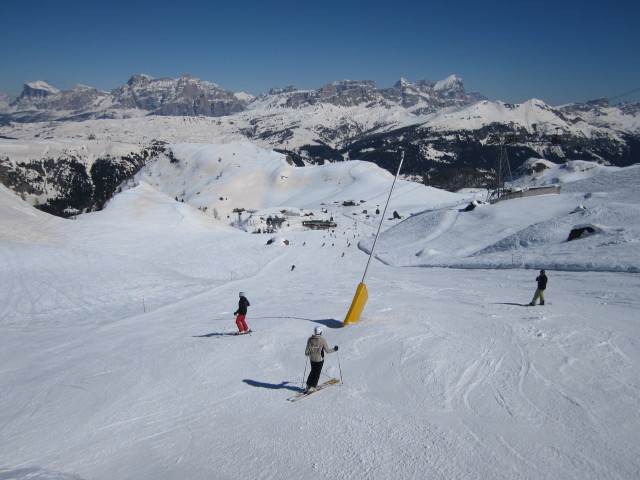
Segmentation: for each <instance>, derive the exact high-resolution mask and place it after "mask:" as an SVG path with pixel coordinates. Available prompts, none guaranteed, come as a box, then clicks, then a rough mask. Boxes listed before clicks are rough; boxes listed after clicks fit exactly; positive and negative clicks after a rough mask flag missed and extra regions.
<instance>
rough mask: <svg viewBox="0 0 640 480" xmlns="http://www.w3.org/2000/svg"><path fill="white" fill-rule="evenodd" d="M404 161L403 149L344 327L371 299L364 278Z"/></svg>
mask: <svg viewBox="0 0 640 480" xmlns="http://www.w3.org/2000/svg"><path fill="white" fill-rule="evenodd" d="M402 162H404V150H403V151H402V156H401V157H400V165H398V171H397V172H396V176H395V178H394V179H393V183H392V184H391V190H390V191H389V197H388V198H387V203H386V205H385V206H384V211H383V212H382V218H381V219H380V224H379V225H378V231H377V232H376V236H375V238H374V239H373V246H372V247H371V253H369V259H368V260H367V266H366V267H365V269H364V274H363V275H362V281H361V282H360V283H359V284H358V288H356V294H355V295H354V296H353V300H352V301H351V307H350V308H349V311H348V312H347V316H346V317H345V318H344V322H342V326H343V327H344V326H346V325H349V324H350V323H356V322H357V321H358V320H360V315H362V310H364V305H365V303H367V300H368V299H369V292H368V291H367V286H366V285H365V283H364V279H365V277H366V276H367V271H368V270H369V264H370V263H371V258H372V257H373V251H374V250H375V248H376V242H377V241H378V235H380V229H381V228H382V222H383V221H384V217H385V215H386V213H387V207H388V206H389V201H390V200H391V195H392V194H393V187H395V185H396V180H398V175H400V169H401V168H402Z"/></svg>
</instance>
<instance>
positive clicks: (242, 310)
mask: <svg viewBox="0 0 640 480" xmlns="http://www.w3.org/2000/svg"><path fill="white" fill-rule="evenodd" d="M250 305H251V304H250V303H249V300H247V297H245V296H244V292H240V300H239V301H238V310H236V311H235V312H233V314H234V315H237V317H236V325H237V326H238V330H239V332H240V333H243V332H247V333H248V332H250V331H251V330H250V329H249V326H248V325H247V322H245V320H244V319H245V317H246V315H247V307H248V306H250Z"/></svg>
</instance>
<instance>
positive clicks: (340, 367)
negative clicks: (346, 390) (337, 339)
mask: <svg viewBox="0 0 640 480" xmlns="http://www.w3.org/2000/svg"><path fill="white" fill-rule="evenodd" d="M336 355H337V356H338V369H339V370H340V385H342V384H343V383H344V382H343V381H342V366H341V365H340V353H338V352H336Z"/></svg>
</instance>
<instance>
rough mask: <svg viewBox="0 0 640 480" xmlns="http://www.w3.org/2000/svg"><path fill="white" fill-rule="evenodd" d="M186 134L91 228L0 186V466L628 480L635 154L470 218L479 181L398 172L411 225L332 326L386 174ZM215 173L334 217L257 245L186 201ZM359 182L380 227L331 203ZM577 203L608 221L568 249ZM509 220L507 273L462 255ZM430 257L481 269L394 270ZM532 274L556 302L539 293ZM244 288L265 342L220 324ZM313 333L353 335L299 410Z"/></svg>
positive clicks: (106, 472) (145, 472)
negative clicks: (352, 312) (431, 183)
mask: <svg viewBox="0 0 640 480" xmlns="http://www.w3.org/2000/svg"><path fill="white" fill-rule="evenodd" d="M172 149H173V150H174V152H175V153H176V157H177V158H178V163H174V164H171V163H168V164H166V165H165V166H164V167H165V168H163V169H160V168H159V165H156V166H155V168H156V170H154V169H153V168H151V167H150V168H149V169H148V170H145V171H143V172H141V173H140V174H139V176H138V178H137V179H136V181H135V182H133V183H132V184H131V185H130V188H128V189H125V190H124V191H123V192H122V193H120V194H118V195H116V197H114V198H113V199H112V201H111V202H109V204H108V205H107V207H106V208H105V209H104V210H103V211H100V212H95V213H91V214H87V215H80V216H79V217H78V219H77V220H62V219H59V218H53V217H48V216H47V215H45V214H43V213H42V212H38V211H35V210H34V209H33V208H32V207H30V206H28V205H27V204H26V203H24V202H22V201H21V200H20V199H19V198H18V197H16V196H15V194H13V193H12V192H9V191H8V190H6V189H0V325H1V326H2V331H3V348H2V349H0V364H2V369H1V371H0V386H1V387H0V388H1V391H2V395H0V446H1V448H0V478H2V479H20V480H26V479H29V478H40V479H45V480H54V479H56V480H61V479H64V480H69V479H87V480H88V479H94V480H101V479H109V480H112V479H126V478H135V479H136V480H147V479H149V480H151V479H154V480H157V479H176V480H177V479H185V478H188V479H190V480H199V479H203V480H204V479H211V478H260V479H276V478H277V479H294V478H300V477H304V478H329V477H337V478H349V479H376V480H377V479H388V478H405V479H416V480H417V479H423V478H427V477H428V478H434V479H451V478H493V479H505V480H506V479H525V478H526V479H534V480H537V479H540V480H542V479H548V478H566V479H576V480H577V479H580V480H582V479H585V478H589V479H591V478H592V479H595V478H612V479H614V478H615V479H628V478H634V476H636V474H637V472H638V471H639V469H640V463H639V461H638V459H639V458H640V436H639V435H640V434H639V433H638V432H640V420H639V417H638V415H637V412H638V408H639V403H638V398H640V385H639V384H638V378H640V350H639V348H638V345H640V327H639V326H638V322H637V320H636V319H637V316H638V311H639V309H640V300H639V298H638V295H637V291H638V289H639V288H640V276H639V275H638V273H621V272H619V271H617V270H626V271H627V272H632V271H634V270H632V269H631V268H630V267H635V268H636V270H635V272H637V267H638V265H639V264H640V249H639V248H638V242H637V238H638V235H637V230H636V229H637V225H638V221H637V220H638V219H637V208H638V203H639V202H638V200H639V199H638V194H637V192H638V182H639V180H638V168H637V167H629V168H623V169H612V168H602V167H595V168H593V169H589V170H587V169H586V164H583V165H582V166H580V169H578V168H576V170H575V171H569V170H568V169H561V168H560V167H559V166H555V167H554V166H553V165H549V166H550V167H551V168H550V169H549V172H546V171H545V172H543V173H542V174H541V175H549V176H550V177H551V176H555V177H557V178H558V179H560V180H561V181H565V180H566V181H565V182H564V183H563V189H562V193H561V194H559V195H547V196H541V197H533V198H528V199H519V200H510V201H504V202H500V203H498V204H495V205H479V206H478V207H477V208H476V209H475V210H474V211H472V212H465V213H461V212H459V210H461V209H462V208H463V207H464V206H466V204H467V202H468V201H469V199H471V198H473V197H474V195H475V194H474V193H473V192H469V193H467V194H444V195H443V194H441V193H439V192H438V191H437V190H435V189H429V188H427V187H424V186H421V185H415V184H409V183H405V182H401V183H400V185H398V186H397V187H398V188H397V190H396V191H395V193H394V195H393V197H392V200H391V204H390V207H389V212H392V211H398V212H400V213H401V214H402V215H403V216H404V217H405V218H404V219H403V220H401V221H399V220H389V219H385V220H384V223H383V230H384V234H383V236H382V237H381V239H380V244H379V245H378V246H376V253H377V255H378V256H379V257H380V258H381V259H382V260H383V261H384V262H385V263H386V264H385V263H383V262H379V261H373V262H372V264H371V266H370V269H369V273H368V276H367V278H366V280H365V281H366V284H367V287H368V290H369V300H368V302H367V304H366V306H365V310H364V312H363V316H362V319H361V320H360V322H359V323H357V324H354V325H350V326H348V327H345V328H340V326H341V322H342V319H343V318H344V315H345V314H346V312H347V310H348V308H349V305H350V303H351V300H352V297H353V293H354V292H355V288H356V286H357V284H358V283H359V282H360V281H361V280H362V274H363V272H364V268H365V265H366V263H367V258H368V257H367V255H366V253H365V252H364V251H362V250H360V249H358V248H357V245H358V243H360V244H362V245H364V246H366V245H369V244H370V236H371V234H372V233H373V232H374V231H375V230H376V228H377V225H378V223H379V221H380V220H381V218H380V215H379V214H378V215H377V214H375V212H374V208H375V206H373V203H375V202H377V199H386V196H387V195H388V193H389V188H390V185H391V182H392V178H391V176H390V175H388V174H386V173H384V172H382V171H380V170H379V169H376V168H374V167H372V166H370V165H367V164H365V163H362V162H353V163H351V162H347V163H337V164H332V165H327V166H319V167H314V168H313V169H306V168H305V169H294V168H292V167H290V166H289V164H287V163H286V161H285V160H284V157H283V156H282V155H279V154H275V153H273V152H268V151H262V150H260V149H257V148H255V147H253V146H250V145H246V144H233V145H186V144H176V145H173V146H172ZM234 153H235V155H234ZM219 158H221V159H222V161H218V159H219ZM218 168H223V169H224V172H222V175H221V176H220V178H219V179H217V181H218V182H220V183H216V182H212V183H210V180H211V181H212V180H216V177H217V176H218V175H219V174H220V173H221V170H218ZM552 169H554V171H553V172H552V171H551V170H552ZM578 170H580V172H578ZM284 172H286V173H287V174H291V177H290V178H286V179H285V178H282V177H281V175H284ZM298 172H299V173H298ZM296 175H300V176H296ZM575 175H580V176H581V177H582V178H581V179H580V180H577V181H573V182H569V181H568V180H570V179H571V176H575ZM206 177H210V178H209V179H206ZM573 178H575V177H573ZM223 180H224V182H225V183H222V181H223ZM290 180H295V182H293V181H290ZM538 181H539V182H543V181H546V180H543V179H542V178H540V179H538ZM183 182H184V184H183ZM192 183H193V184H195V185H197V186H198V191H200V194H199V195H198V192H197V191H195V192H194V191H191V184H192ZM208 185H213V186H214V189H213V190H214V193H215V189H216V188H220V189H222V188H223V187H224V188H225V189H226V190H225V192H224V194H225V196H226V197H225V198H229V199H230V200H229V202H232V201H233V202H234V203H235V202H238V206H243V205H244V204H246V206H247V207H248V206H249V204H251V205H252V206H255V208H260V209H261V211H263V212H270V211H273V210H276V211H279V210H280V207H281V206H283V205H286V206H287V207H289V208H294V207H297V208H298V209H303V210H308V209H313V210H314V211H315V212H318V211H320V212H321V211H322V209H324V208H328V207H329V203H328V202H329V201H332V203H331V205H333V207H332V208H331V209H332V210H333V212H332V213H333V218H334V220H335V221H336V222H337V224H338V226H337V227H336V228H335V229H333V231H306V230H303V229H301V228H300V223H301V222H302V219H303V218H304V217H297V216H294V215H291V216H289V217H288V218H289V224H288V225H287V224H284V225H283V230H282V231H280V232H279V233H278V234H277V235H278V236H280V237H281V238H283V239H286V240H288V245H286V244H285V243H284V242H275V243H274V242H272V243H271V244H267V243H269V242H268V241H269V240H270V239H272V238H273V236H274V235H273V234H267V235H264V234H262V235H258V234H249V233H245V232H243V231H241V230H240V229H235V228H233V229H232V228H230V227H229V225H228V223H230V221H231V220H233V219H226V217H223V216H221V217H223V218H222V219H221V221H218V220H216V219H215V218H214V216H213V215H212V214H211V212H210V210H207V212H202V211H200V210H198V208H196V207H200V206H201V205H198V204H197V203H195V202H196V201H197V200H199V199H200V197H203V195H205V193H204V191H203V190H201V189H202V188H203V187H206V186H208ZM170 188H174V189H175V191H177V190H179V189H180V188H182V189H184V190H185V194H184V197H185V202H184V203H183V202H182V201H181V200H182V199H179V201H176V200H175V196H176V195H177V194H176V195H174V190H170ZM178 193H181V192H178ZM441 195H442V196H441ZM212 198H213V197H212ZM347 199H352V200H355V201H357V202H360V201H361V200H367V201H366V203H365V205H366V208H368V210H369V211H368V214H367V215H369V218H368V219H367V218H366V215H365V214H363V213H362V210H363V209H364V208H365V207H364V206H363V205H362V204H361V205H359V206H342V205H341V204H335V203H333V201H338V202H339V201H341V200H347ZM529 202H538V203H535V204H533V203H531V204H530V203H529ZM322 203H324V204H325V205H322ZM381 203H382V202H381ZM578 204H583V206H584V207H586V210H584V212H587V213H586V214H585V215H592V216H593V218H591V219H590V220H589V221H591V220H593V219H595V216H596V214H597V213H598V212H601V213H602V214H601V215H600V216H598V220H599V221H600V224H601V225H602V226H603V229H602V232H604V233H599V234H596V235H592V236H590V237H586V238H582V239H579V240H576V241H573V242H569V243H566V242H564V241H563V240H562V239H560V238H559V235H558V234H559V232H561V231H562V230H563V227H562V225H564V224H567V225H568V223H569V222H567V221H566V218H567V216H568V215H569V216H573V215H582V214H581V213H580V212H578V213H576V214H568V212H567V209H569V208H571V209H573V208H574V207H575V206H577V205H578ZM370 205H372V206H371V207H370ZM381 206H382V205H381ZM257 213H259V212H257ZM354 213H355V215H354ZM410 213H414V214H415V215H413V216H409V214H410ZM605 213H606V215H605ZM243 215H245V214H243ZM389 216H390V215H389V214H387V217H389ZM582 221H587V219H581V220H580V222H582ZM527 223H528V226H527ZM460 224H465V225H466V227H467V228H460V227H459V225H460ZM537 226H540V228H538V227H537ZM561 227H562V228H561ZM243 228H244V225H243ZM523 232H530V234H527V235H524V233H523ZM544 232H547V233H544ZM616 235H617V236H616ZM513 236H517V237H518V238H521V239H525V240H526V242H523V243H520V246H519V252H520V253H521V255H522V258H521V259H518V258H516V260H517V261H516V262H515V264H512V263H510V259H511V254H510V253H509V251H508V249H502V250H500V249H497V250H495V251H494V252H493V253H484V254H482V255H476V256H475V257H470V255H473V252H477V251H478V250H479V249H482V248H486V247H491V246H494V247H495V246H496V245H499V244H500V242H501V241H504V240H505V239H510V238H512V237H513ZM616 238H617V239H621V238H623V239H624V240H625V242H620V243H619V245H618V246H616V245H615V241H614V240H616ZM594 239H595V240H594ZM445 240H446V241H445ZM572 244H575V247H573V246H572V247H571V248H566V246H567V245H572ZM618 248H623V249H622V250H618ZM585 249H586V250H588V251H589V253H590V255H585V254H584V253H583V250H585ZM430 250H434V251H435V250H437V251H438V252H443V253H437V254H435V255H432V256H434V257H436V258H439V264H440V265H442V266H447V267H449V266H452V265H461V266H473V267H475V268H473V269H466V268H465V269H454V268H439V267H432V268H402V267H401V266H400V265H412V266H415V265H416V262H415V261H414V262H409V261H406V259H407V258H410V257H412V256H413V257H416V254H418V253H419V252H423V253H422V255H421V256H420V257H419V258H418V257H416V258H417V259H418V260H419V262H420V263H421V264H422V265H426V264H427V263H428V262H427V261H426V259H427V258H428V256H429V252H430ZM558 257H563V260H562V261H563V262H564V263H561V262H560V261H558ZM470 258H471V260H470ZM474 258H475V259H478V258H479V260H473V259H474ZM522 259H524V260H526V261H521V260H522ZM293 265H295V267H296V268H295V269H292V268H291V267H292V266H293ZM554 266H555V267H557V266H562V267H566V268H567V269H568V270H556V269H555V268H554ZM621 266H623V267H624V268H621ZM526 267H532V268H535V269H536V270H531V269H528V268H526ZM540 267H542V268H547V274H548V276H549V286H548V289H547V292H546V297H547V304H546V305H545V306H544V307H535V308H533V307H525V306H524V305H526V304H527V303H528V302H529V301H530V299H531V296H532V295H533V292H534V289H535V281H534V279H535V276H536V275H537V269H538V268H540ZM591 270H596V271H591ZM239 291H244V292H246V294H247V296H248V298H249V300H250V302H251V306H250V308H249V312H248V317H247V320H248V321H249V324H250V326H251V327H252V328H253V329H254V330H255V333H254V334H252V335H250V336H243V337H225V336H222V335H221V334H222V333H225V332H231V331H233V330H235V325H234V317H233V314H232V312H234V311H235V309H236V308H237V298H238V292H239ZM317 325H320V326H323V327H324V330H325V331H324V335H325V337H326V338H327V340H328V342H329V344H330V345H335V344H338V345H339V346H340V349H339V351H338V353H337V354H329V355H327V358H326V361H325V366H324V370H323V373H324V375H323V378H328V377H335V378H339V379H341V380H343V383H342V384H341V385H340V386H335V387H331V388H329V389H327V390H326V391H323V392H321V393H318V394H317V395H314V396H311V397H309V398H308V399H305V400H303V401H301V402H298V403H295V404H292V403H290V402H287V401H286V398H287V397H289V396H291V395H293V393H294V392H296V391H298V390H299V388H300V385H301V383H302V382H303V380H304V376H305V374H306V373H307V372H308V368H307V364H306V359H305V357H304V354H303V352H304V346H305V342H306V339H307V338H308V336H309V335H310V334H311V332H312V331H313V327H314V326H317Z"/></svg>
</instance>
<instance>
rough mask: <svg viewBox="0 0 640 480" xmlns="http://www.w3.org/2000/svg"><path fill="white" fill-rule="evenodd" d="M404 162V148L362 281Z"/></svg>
mask: <svg viewBox="0 0 640 480" xmlns="http://www.w3.org/2000/svg"><path fill="white" fill-rule="evenodd" d="M402 162H404V150H403V151H402V156H401V157H400V165H398V171H397V172H396V176H395V178H394V179H393V183H392V184H391V190H390V191H389V197H388V198H387V203H386V205H385V206H384V211H383V212H382V218H381V219H380V224H379V225H378V231H377V232H376V237H375V238H374V239H373V246H372V247H371V253H370V254H369V260H367V266H366V267H365V269H364V275H362V283H364V278H365V277H366V276H367V271H368V270H369V263H371V257H373V250H374V249H375V248H376V242H377V241H378V235H380V229H381V228H382V222H383V221H384V217H385V215H386V213H387V207H388V206H389V201H390V200H391V194H392V193H393V187H395V185H396V180H398V175H400V169H401V168H402Z"/></svg>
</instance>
